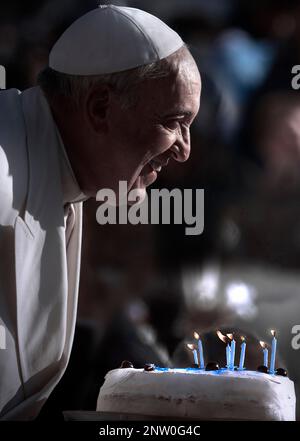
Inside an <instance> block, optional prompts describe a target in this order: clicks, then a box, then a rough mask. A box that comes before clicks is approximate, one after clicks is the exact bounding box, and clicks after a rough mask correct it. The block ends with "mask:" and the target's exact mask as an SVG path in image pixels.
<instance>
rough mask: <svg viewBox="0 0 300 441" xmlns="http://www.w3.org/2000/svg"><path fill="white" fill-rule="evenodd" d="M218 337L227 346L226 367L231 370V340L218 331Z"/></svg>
mask: <svg viewBox="0 0 300 441" xmlns="http://www.w3.org/2000/svg"><path fill="white" fill-rule="evenodd" d="M217 336H218V337H219V339H220V340H222V342H223V343H225V344H226V367H227V368H228V369H229V367H230V360H231V348H230V345H229V343H230V340H229V338H228V337H226V335H223V334H222V332H221V331H217Z"/></svg>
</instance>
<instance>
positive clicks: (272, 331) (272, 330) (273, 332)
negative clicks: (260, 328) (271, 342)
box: [271, 329, 276, 337]
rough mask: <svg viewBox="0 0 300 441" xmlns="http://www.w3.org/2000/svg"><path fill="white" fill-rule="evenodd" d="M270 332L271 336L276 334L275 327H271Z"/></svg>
mask: <svg viewBox="0 0 300 441" xmlns="http://www.w3.org/2000/svg"><path fill="white" fill-rule="evenodd" d="M271 334H272V335H273V337H275V336H276V331H275V329H271Z"/></svg>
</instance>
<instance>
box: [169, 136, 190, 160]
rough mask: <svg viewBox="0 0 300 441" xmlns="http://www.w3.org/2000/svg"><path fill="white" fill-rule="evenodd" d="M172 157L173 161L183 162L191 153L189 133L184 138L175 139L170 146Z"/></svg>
mask: <svg viewBox="0 0 300 441" xmlns="http://www.w3.org/2000/svg"><path fill="white" fill-rule="evenodd" d="M171 152H172V157H173V159H175V161H178V162H185V161H187V160H188V158H189V156H190V153H191V143H190V136H189V134H188V135H187V136H186V138H185V139H184V138H181V139H177V141H176V142H175V143H174V145H173V146H172V147H171Z"/></svg>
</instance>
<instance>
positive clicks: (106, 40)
mask: <svg viewBox="0 0 300 441" xmlns="http://www.w3.org/2000/svg"><path fill="white" fill-rule="evenodd" d="M183 45H184V42H183V41H182V39H181V38H180V36H179V35H178V34H177V33H176V32H175V31H173V30H172V29H171V28H170V27H169V26H167V25H166V24H165V23H164V22H163V21H161V20H160V19H158V18H157V17H155V16H153V15H151V14H148V13H147V12H145V11H142V10H140V9H135V8H128V7H120V6H114V5H100V6H99V7H98V8H97V9H93V10H92V11H90V12H88V13H87V14H85V15H83V16H82V17H80V18H79V19H78V20H76V21H75V22H74V23H72V24H71V26H70V27H69V28H68V29H66V31H65V32H64V33H63V34H62V35H61V37H60V38H59V39H58V40H57V42H56V43H55V44H54V46H53V48H52V50H51V52H50V55H49V66H50V67H51V68H52V69H54V70H56V71H58V72H62V73H66V74H71V75H101V74H107V73H114V72H121V71H124V70H128V69H133V68H135V67H138V66H143V65H146V64H150V63H153V62H156V61H159V60H162V59H163V58H166V57H167V56H169V55H171V54H172V53H174V52H176V51H177V50H178V49H180V48H181V47H182V46H183Z"/></svg>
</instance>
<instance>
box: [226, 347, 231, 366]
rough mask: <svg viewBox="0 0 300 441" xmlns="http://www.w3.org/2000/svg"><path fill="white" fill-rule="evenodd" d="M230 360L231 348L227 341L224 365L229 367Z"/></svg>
mask: <svg viewBox="0 0 300 441" xmlns="http://www.w3.org/2000/svg"><path fill="white" fill-rule="evenodd" d="M230 360H231V348H230V345H229V343H227V345H226V367H227V368H228V369H229V368H230Z"/></svg>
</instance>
